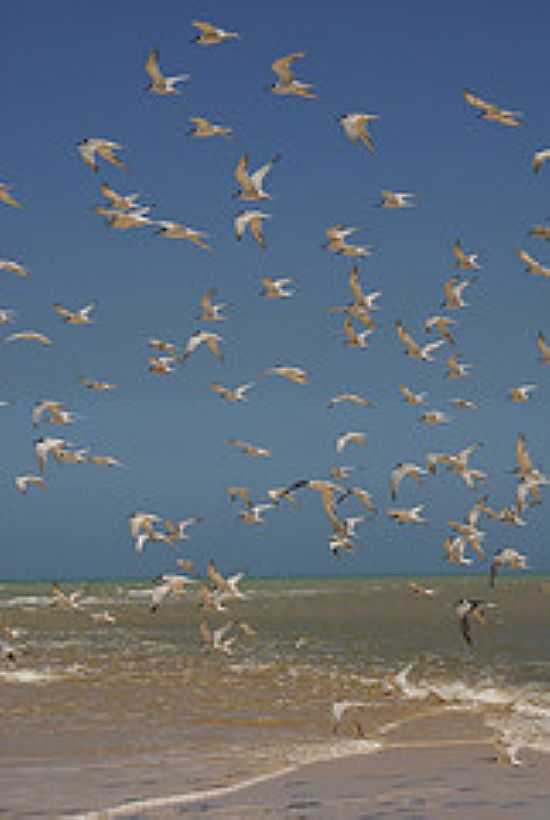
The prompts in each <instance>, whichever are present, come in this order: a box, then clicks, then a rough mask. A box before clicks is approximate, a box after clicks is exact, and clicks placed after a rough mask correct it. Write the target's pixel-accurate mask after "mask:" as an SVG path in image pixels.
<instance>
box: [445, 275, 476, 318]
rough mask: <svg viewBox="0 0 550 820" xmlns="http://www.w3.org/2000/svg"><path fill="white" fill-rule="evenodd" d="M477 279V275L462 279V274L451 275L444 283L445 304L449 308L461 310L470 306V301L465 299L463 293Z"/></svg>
mask: <svg viewBox="0 0 550 820" xmlns="http://www.w3.org/2000/svg"><path fill="white" fill-rule="evenodd" d="M475 281H476V277H475V276H472V277H470V278H469V279H461V278H460V276H451V278H450V279H449V280H448V281H447V282H445V284H444V285H443V297H444V301H443V305H442V307H444V308H446V309H447V310H460V309H461V308H465V307H468V302H465V301H464V297H463V295H462V294H463V293H464V291H465V290H466V288H468V287H470V285H472V284H473V283H474V282H475Z"/></svg>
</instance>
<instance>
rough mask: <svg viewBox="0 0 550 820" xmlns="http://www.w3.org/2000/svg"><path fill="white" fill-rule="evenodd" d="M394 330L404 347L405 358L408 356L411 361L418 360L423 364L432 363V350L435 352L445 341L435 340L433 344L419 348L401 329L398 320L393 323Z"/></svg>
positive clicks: (401, 326) (401, 325)
mask: <svg viewBox="0 0 550 820" xmlns="http://www.w3.org/2000/svg"><path fill="white" fill-rule="evenodd" d="M395 329H396V332H397V336H398V338H399V340H400V341H401V342H402V343H403V345H404V346H405V353H406V354H407V356H410V357H411V358H412V359H418V360H420V361H424V362H433V361H435V360H434V357H433V356H432V353H433V351H434V350H437V348H438V347H441V345H443V344H445V339H437V340H436V341H435V342H429V343H428V344H426V345H424V346H422V347H421V346H420V345H419V344H418V343H417V342H416V341H415V340H414V339H413V337H412V336H411V335H410V333H409V332H408V331H406V330H405V328H404V327H403V323H402V322H401V320H400V319H398V320H397V321H396V322H395Z"/></svg>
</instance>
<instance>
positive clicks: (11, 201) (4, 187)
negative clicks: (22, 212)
mask: <svg viewBox="0 0 550 820" xmlns="http://www.w3.org/2000/svg"><path fill="white" fill-rule="evenodd" d="M10 190H11V185H8V183H7V182H0V202H3V203H4V205H11V207H12V208H22V207H23V206H22V205H21V203H20V202H19V200H17V199H16V198H15V197H14V196H13V195H12V194H11V193H10Z"/></svg>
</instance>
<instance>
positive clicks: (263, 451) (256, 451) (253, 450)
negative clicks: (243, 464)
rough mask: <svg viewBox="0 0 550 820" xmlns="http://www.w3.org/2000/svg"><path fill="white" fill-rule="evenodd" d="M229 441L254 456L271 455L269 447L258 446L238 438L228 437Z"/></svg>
mask: <svg viewBox="0 0 550 820" xmlns="http://www.w3.org/2000/svg"><path fill="white" fill-rule="evenodd" d="M227 443H228V444H231V445H232V446H233V447H236V448H237V449H238V450H240V451H241V452H242V453H244V454H245V455H247V456H252V457H253V458H269V457H270V456H271V450H268V449H267V447H257V446H255V445H254V444H249V442H247V441H241V440H240V439H238V438H229V439H227Z"/></svg>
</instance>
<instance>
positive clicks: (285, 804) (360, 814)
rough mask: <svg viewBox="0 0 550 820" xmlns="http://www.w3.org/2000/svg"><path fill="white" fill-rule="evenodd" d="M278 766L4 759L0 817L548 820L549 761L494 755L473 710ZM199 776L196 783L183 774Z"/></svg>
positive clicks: (170, 757)
mask: <svg viewBox="0 0 550 820" xmlns="http://www.w3.org/2000/svg"><path fill="white" fill-rule="evenodd" d="M355 743H356V744H357V750H358V752H359V753H357V754H355V755H349V756H346V757H339V758H336V759H332V760H325V761H321V762H316V763H312V764H306V765H303V766H300V765H291V766H286V767H284V768H279V770H278V771H273V770H272V771H263V772H261V771H257V772H256V773H255V774H254V773H251V772H250V771H248V772H246V771H245V768H244V767H242V773H241V775H240V776H239V770H238V769H239V764H238V763H237V765H236V766H235V767H234V768H233V770H232V771H228V770H227V765H226V764H223V763H221V761H220V764H219V765H218V767H216V760H215V758H212V759H211V761H210V763H209V765H208V771H207V772H204V771H203V772H202V774H201V773H200V772H198V771H197V772H196V773H195V777H194V778H192V777H190V775H192V774H193V773H192V771H191V768H192V761H190V760H189V759H184V758H182V757H181V756H178V755H177V754H170V753H167V754H166V755H165V756H164V757H157V756H152V755H151V756H149V757H145V756H140V757H139V758H135V759H131V760H130V759H128V758H126V757H125V758H119V759H116V758H113V759H110V760H109V759H105V760H99V759H87V760H77V759H74V760H73V761H70V760H68V759H65V760H51V759H50V760H48V759H47V758H45V757H44V758H42V759H40V760H39V759H38V758H35V759H34V760H33V759H32V758H31V757H28V758H25V759H21V760H12V761H9V760H5V761H4V762H3V766H2V768H1V769H0V792H1V794H2V799H1V803H0V815H3V816H6V817H25V818H34V817H36V818H38V817H48V818H59V817H73V818H74V817H78V818H82V819H83V818H86V820H109V818H115V817H131V818H133V819H134V820H138V818H144V820H152V819H153V818H172V817H181V816H186V817H205V816H211V817H224V818H234V820H239V818H264V817H280V818H288V817H300V818H309V817H311V818H326V820H329V819H330V820H335V818H338V819H339V818H342V819H343V818H345V819H346V820H347V818H353V819H355V818H371V817H372V818H382V817H387V818H393V817H398V816H402V817H407V818H412V817H414V818H434V819H435V818H472V820H474V818H475V820H497V818H502V817H510V818H517V817H522V818H540V820H543V819H545V818H547V817H548V806H549V805H550V757H549V756H548V755H543V754H537V753H535V752H532V751H525V752H522V753H521V755H520V756H521V760H522V764H523V765H521V766H517V767H513V766H505V765H499V764H498V763H497V762H496V754H495V746H494V744H493V743H492V736H491V733H490V730H487V729H486V728H485V727H483V725H482V724H481V722H480V721H479V719H478V716H476V715H472V714H467V713H463V712H456V713H450V714H449V715H448V716H447V718H446V719H444V720H442V719H441V715H439V717H437V718H436V717H435V716H426V717H425V718H421V719H420V720H414V721H410V722H408V723H405V724H402V725H400V726H397V727H395V729H393V730H391V731H389V732H387V733H386V734H385V736H384V743H385V744H386V745H385V748H382V749H380V750H378V751H374V752H370V753H360V750H361V748H362V744H366V743H367V742H366V741H362V740H361V739H358V740H357V741H355ZM184 780H185V782H186V783H189V782H190V781H191V780H193V783H194V785H193V788H191V789H188V790H186V791H185V790H183V789H182V782H183V781H184Z"/></svg>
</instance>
